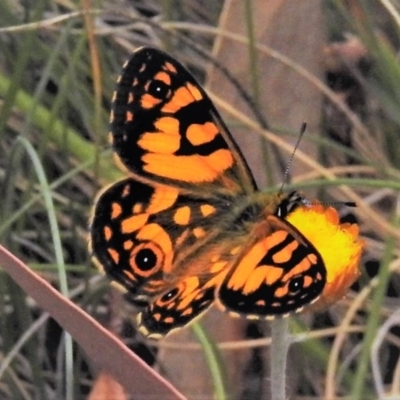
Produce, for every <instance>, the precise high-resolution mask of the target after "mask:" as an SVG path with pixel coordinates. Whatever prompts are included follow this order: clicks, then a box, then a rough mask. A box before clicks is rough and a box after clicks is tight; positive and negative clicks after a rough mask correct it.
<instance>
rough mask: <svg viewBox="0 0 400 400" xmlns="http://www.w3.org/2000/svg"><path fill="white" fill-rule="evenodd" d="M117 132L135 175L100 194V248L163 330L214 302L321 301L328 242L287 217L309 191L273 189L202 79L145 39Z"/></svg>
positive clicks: (143, 312) (96, 239)
mask: <svg viewBox="0 0 400 400" xmlns="http://www.w3.org/2000/svg"><path fill="white" fill-rule="evenodd" d="M110 126H111V132H110V141H111V143H112V146H113V149H114V152H115V157H116V159H117V161H118V163H119V164H121V165H122V166H123V168H124V169H125V170H126V171H127V176H126V177H125V178H124V179H122V180H120V181H118V182H115V183H113V184H112V185H110V186H109V187H107V188H105V189H104V190H102V191H101V192H100V194H99V195H98V196H97V200H96V201H95V204H94V209H93V215H92V218H91V223H90V248H91V252H92V255H93V258H94V260H95V262H96V264H98V265H99V266H100V267H101V268H102V269H103V270H104V271H105V272H106V274H107V275H108V276H109V277H110V278H111V279H113V280H114V281H115V282H117V283H118V284H119V285H120V286H122V287H123V288H124V289H125V290H126V292H127V296H128V298H129V300H130V301H131V302H133V303H134V304H136V305H137V306H138V307H139V309H140V312H139V313H138V317H137V324H138V327H139V330H140V331H141V332H142V333H144V334H145V335H147V336H148V337H151V338H160V337H162V336H165V335H166V334H168V333H170V332H171V331H173V330H175V329H178V328H181V327H183V326H185V325H186V324H188V323H189V322H191V321H193V320H194V319H195V318H197V317H199V316H200V315H201V314H202V313H203V312H204V311H206V310H207V309H208V308H209V307H210V306H211V305H212V304H213V303H216V304H217V306H219V307H220V308H221V309H224V310H227V311H229V313H230V314H231V315H234V316H244V317H247V318H265V319H272V318H274V317H275V316H286V315H288V314H289V313H293V312H299V311H301V310H302V309H303V307H304V306H306V305H308V304H310V303H312V302H314V301H315V300H316V299H317V298H318V297H319V296H320V294H321V292H322V290H323V288H324V286H325V283H326V268H325V266H324V262H323V260H322V258H321V256H320V254H319V252H318V250H317V249H316V248H315V247H314V246H313V245H312V244H311V243H310V242H309V241H308V240H307V239H306V238H305V237H304V236H303V235H302V234H301V232H300V231H299V230H298V229H296V228H295V227H294V226H293V225H291V224H290V223H289V222H288V221H287V220H286V217H287V216H288V214H289V213H291V212H292V211H293V210H294V209H295V208H296V207H298V206H299V205H301V204H304V199H303V198H302V197H301V196H300V195H299V194H297V193H296V192H293V193H290V194H283V193H280V192H279V193H275V194H266V193H263V192H261V191H258V190H257V187H256V184H255V181H254V179H253V176H252V174H251V172H250V169H249V167H248V166H247V163H246V161H245V159H244V157H243V156H242V154H241V152H240V150H239V148H238V146H237V145H236V143H235V141H234V140H233V138H232V136H231V134H230V133H229V131H228V129H227V127H226V125H225V124H224V122H223V121H222V119H221V117H220V115H219V114H218V112H217V110H216V108H215V107H214V105H213V103H212V102H211V100H210V98H209V97H208V96H207V94H206V93H205V91H204V89H203V88H202V87H201V86H200V84H199V83H197V81H196V80H195V78H194V77H193V76H192V75H191V74H190V73H189V72H188V71H187V70H186V68H184V67H183V66H182V65H181V64H180V63H179V62H178V61H177V60H175V59H174V58H172V57H171V56H169V55H168V54H166V53H164V52H162V51H160V50H157V49H154V48H148V47H143V48H140V49H138V50H136V51H135V52H134V53H133V55H132V57H131V59H130V60H129V61H127V62H126V63H125V65H124V67H123V71H122V74H121V76H120V77H119V79H118V81H117V88H116V90H115V92H114V96H113V99H112V112H111V117H110Z"/></svg>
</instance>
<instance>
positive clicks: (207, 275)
mask: <svg viewBox="0 0 400 400" xmlns="http://www.w3.org/2000/svg"><path fill="white" fill-rule="evenodd" d="M220 212H221V205H220V204H212V203H210V201H206V200H204V199H199V198H194V197H188V195H187V194H182V193H180V192H179V190H178V189H176V188H170V187H166V186H157V187H152V186H149V185H146V184H144V183H141V182H139V181H137V180H135V179H133V178H127V179H124V180H121V181H119V182H117V183H114V184H113V185H111V186H110V187H108V188H107V189H105V190H104V191H103V192H102V193H101V194H100V195H99V197H98V199H97V202H96V206H95V209H94V213H93V216H92V221H91V250H92V253H93V255H94V259H95V260H96V261H97V263H98V264H99V265H100V266H101V267H102V268H103V269H104V270H105V272H106V273H107V274H108V275H109V276H110V277H111V278H112V279H114V280H115V281H116V282H117V283H119V284H120V285H122V286H123V287H124V288H125V289H126V290H127V292H128V293H127V297H128V298H129V299H130V300H131V301H133V302H134V303H137V304H140V305H142V306H143V305H145V308H144V310H143V312H142V313H141V321H142V322H141V325H142V330H144V331H146V333H147V334H149V335H150V334H155V335H157V334H162V335H164V334H166V333H167V332H168V331H169V330H171V329H173V328H176V327H181V326H183V325H186V324H187V323H188V322H189V321H190V320H192V319H193V318H194V317H196V316H197V315H199V314H200V313H202V312H203V311H204V310H205V309H206V308H208V306H209V305H210V304H211V303H212V302H213V300H214V289H215V285H210V279H211V278H212V277H213V276H214V275H215V273H214V272H212V271H211V270H210V268H209V265H208V264H207V263H206V262H204V252H202V253H203V258H202V259H201V257H200V259H201V260H200V261H199V257H198V256H197V255H196V251H197V252H198V251H199V250H198V249H199V248H200V249H201V248H203V246H200V243H201V242H202V241H203V242H204V246H205V247H207V244H206V242H207V238H209V237H210V234H209V231H210V230H211V228H212V226H213V225H214V222H213V218H220ZM183 255H184V257H183ZM205 257H208V255H206V256H205ZM210 257H211V256H210ZM189 260H192V262H190V263H189V262H188V261H189ZM202 260H203V261H202ZM207 261H209V260H207ZM189 267H190V268H189Z"/></svg>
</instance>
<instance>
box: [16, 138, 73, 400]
mask: <svg viewBox="0 0 400 400" xmlns="http://www.w3.org/2000/svg"><path fill="white" fill-rule="evenodd" d="M15 146H22V147H23V148H24V149H25V151H26V152H27V153H28V155H29V157H30V159H31V162H32V164H33V167H34V171H35V172H36V175H37V178H38V180H39V183H40V191H41V192H42V195H43V198H44V201H45V205H46V211H47V214H48V218H49V225H50V231H51V236H52V239H53V246H54V255H55V259H56V262H57V267H58V274H59V282H60V289H61V292H62V293H63V295H64V296H66V297H68V296H69V294H68V292H69V290H68V280H67V275H66V271H65V264H64V256H63V252H62V244H61V236H60V231H59V229H58V224H57V215H56V210H55V208H54V204H53V199H52V196H51V189H50V187H49V184H48V182H47V178H46V174H45V171H44V169H43V166H42V164H41V162H40V160H39V158H38V155H37V153H36V151H35V149H34V148H33V146H32V145H31V144H30V143H29V142H28V141H27V140H26V139H25V138H24V137H22V136H20V137H18V139H17V141H16V144H15ZM72 354H73V348H72V338H71V336H70V335H69V334H66V336H65V370H66V371H65V382H66V384H65V386H66V387H65V389H66V393H65V399H66V400H73V387H74V373H73V356H72Z"/></svg>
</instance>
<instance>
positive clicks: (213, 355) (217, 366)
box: [191, 322, 229, 400]
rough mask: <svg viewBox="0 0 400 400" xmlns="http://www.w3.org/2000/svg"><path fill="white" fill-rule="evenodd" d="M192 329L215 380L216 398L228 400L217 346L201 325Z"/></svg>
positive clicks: (193, 325) (193, 326) (196, 325)
mask: <svg viewBox="0 0 400 400" xmlns="http://www.w3.org/2000/svg"><path fill="white" fill-rule="evenodd" d="M191 328H192V330H193V332H194V334H195V335H196V338H197V340H198V341H199V343H200V345H201V347H202V349H203V353H204V356H205V358H206V362H207V365H208V368H209V370H210V373H211V376H212V379H213V386H214V398H215V399H216V400H227V399H228V398H229V397H228V392H227V389H226V387H227V386H226V383H225V379H226V378H225V377H224V374H223V368H222V362H221V357H220V355H219V349H218V348H217V346H215V344H214V343H213V341H212V340H211V339H210V337H209V336H208V335H207V333H206V332H205V331H204V329H203V328H202V327H201V325H200V324H198V323H197V322H195V323H194V324H192V325H191Z"/></svg>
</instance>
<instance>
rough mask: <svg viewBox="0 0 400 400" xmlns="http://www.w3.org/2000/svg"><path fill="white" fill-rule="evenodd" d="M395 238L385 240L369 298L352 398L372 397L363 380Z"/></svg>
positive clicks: (396, 219)
mask: <svg viewBox="0 0 400 400" xmlns="http://www.w3.org/2000/svg"><path fill="white" fill-rule="evenodd" d="M399 223H400V213H399V210H397V209H396V210H395V211H394V213H393V217H392V225H393V227H398V226H399ZM397 243H398V242H397V239H396V238H394V237H393V236H392V235H390V236H388V238H387V240H386V246H385V250H384V252H383V258H382V262H381V264H380V267H379V273H378V280H377V286H376V289H375V291H374V293H373V296H372V300H371V310H370V313H369V318H368V321H367V325H366V328H365V332H366V333H365V336H364V342H363V345H362V350H361V353H360V355H359V357H358V365H357V370H356V372H355V376H354V382H353V387H352V388H351V399H352V400H365V399H367V398H373V397H374V396H369V394H368V393H366V387H365V381H366V379H367V373H368V367H369V365H370V354H371V347H372V344H373V342H374V339H375V336H376V332H377V330H378V328H379V325H380V323H381V310H382V305H383V302H384V300H385V296H386V291H387V287H388V284H389V279H390V276H391V273H390V269H389V265H390V262H391V261H392V259H393V251H394V250H395V248H396V246H397Z"/></svg>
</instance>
